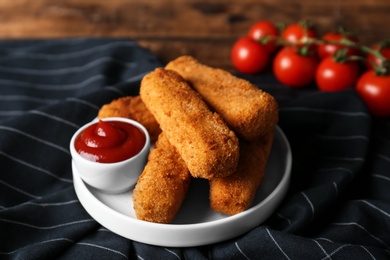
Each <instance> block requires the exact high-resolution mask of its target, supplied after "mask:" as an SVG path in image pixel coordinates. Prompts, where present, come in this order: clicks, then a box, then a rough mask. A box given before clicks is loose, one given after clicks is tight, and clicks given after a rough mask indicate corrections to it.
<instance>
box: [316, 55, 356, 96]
mask: <svg viewBox="0 0 390 260" xmlns="http://www.w3.org/2000/svg"><path fill="white" fill-rule="evenodd" d="M358 76H359V66H358V64H357V63H356V62H355V61H345V62H338V61H337V60H335V58H334V57H332V56H329V57H327V58H325V59H323V60H322V61H321V62H320V64H319V65H318V68H317V72H316V83H317V86H318V88H319V89H320V90H323V91H339V90H343V89H346V88H349V87H353V86H355V83H356V80H357V79H358Z"/></svg>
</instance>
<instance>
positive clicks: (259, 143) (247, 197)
mask: <svg viewBox="0 0 390 260" xmlns="http://www.w3.org/2000/svg"><path fill="white" fill-rule="evenodd" d="M273 138H274V131H271V132H269V133H268V134H266V135H264V136H263V137H262V138H260V139H258V140H256V141H252V142H248V141H240V149H241V150H240V151H241V156H240V161H239V163H238V167H237V171H236V172H235V173H234V174H232V175H230V176H229V177H226V178H215V179H212V180H210V181H209V183H210V207H211V208H212V209H213V210H215V211H218V212H221V213H224V214H227V215H234V214H237V213H240V212H242V211H244V210H246V209H248V208H249V207H250V206H251V204H252V202H253V199H254V198H255V196H256V192H257V190H258V188H259V186H260V184H261V183H262V181H263V178H264V175H265V172H266V166H267V162H268V157H269V154H270V151H271V147H272V142H273Z"/></svg>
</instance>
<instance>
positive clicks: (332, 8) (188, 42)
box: [0, 0, 390, 70]
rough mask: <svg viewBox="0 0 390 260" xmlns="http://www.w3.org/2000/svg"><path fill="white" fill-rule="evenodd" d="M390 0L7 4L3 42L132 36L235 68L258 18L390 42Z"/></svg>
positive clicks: (1, 13)
mask: <svg viewBox="0 0 390 260" xmlns="http://www.w3.org/2000/svg"><path fill="white" fill-rule="evenodd" d="M389 14H390V1H389V0H343V1H336V0H310V1H309V0H305V1H297V0H291V1H287V0H263V1H256V0H238V1H234V0H225V1H197V0H188V1H184V0H171V1H170V0H149V1H145V0H33V1H31V0H1V1H0V19H1V22H0V38H1V39H16V38H21V39H23V38H64V37H104V36H108V37H128V38H131V39H133V40H135V41H137V42H139V44H140V45H142V46H144V47H146V48H148V49H150V50H151V51H152V52H153V53H155V54H156V55H158V56H159V57H160V58H161V59H162V60H163V61H169V60H171V59H173V58H175V57H177V56H179V55H183V54H190V55H194V56H196V57H197V58H198V59H200V60H201V61H202V62H204V63H207V64H209V65H212V66H217V67H221V68H224V69H227V70H232V66H231V63H230V58H229V53H230V49H231V46H232V44H233V42H234V41H235V40H236V39H237V38H238V37H240V36H243V35H245V34H246V32H247V30H248V29H249V27H250V25H251V24H252V23H254V22H255V21H257V20H262V19H268V20H271V21H274V22H283V23H286V24H289V23H293V22H296V21H298V20H300V19H309V20H311V21H312V22H313V23H314V24H316V25H317V29H318V31H319V32H320V33H321V34H323V33H324V32H326V31H329V30H333V29H335V28H337V27H339V26H343V27H345V28H346V29H348V30H353V31H356V32H358V36H359V38H360V40H361V42H362V43H364V44H367V45H369V44H372V43H374V42H377V41H381V40H384V39H386V38H388V39H389V38H390V29H389V27H388V25H387V24H388V16H389Z"/></svg>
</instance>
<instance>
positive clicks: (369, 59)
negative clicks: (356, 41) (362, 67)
mask: <svg viewBox="0 0 390 260" xmlns="http://www.w3.org/2000/svg"><path fill="white" fill-rule="evenodd" d="M371 49H372V50H374V51H378V50H379V49H380V50H379V52H380V53H381V54H382V55H383V56H384V57H385V58H386V59H388V60H390V43H388V44H386V45H383V46H381V45H380V44H374V46H372V48H371ZM373 64H374V65H377V66H380V65H382V60H381V59H379V58H378V57H376V56H374V55H372V54H371V53H368V54H367V56H366V66H367V68H368V69H373V67H374V66H373Z"/></svg>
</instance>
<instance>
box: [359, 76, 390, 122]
mask: <svg viewBox="0 0 390 260" xmlns="http://www.w3.org/2000/svg"><path fill="white" fill-rule="evenodd" d="M356 91H357V92H358V94H359V95H360V97H361V98H362V99H363V101H364V102H365V103H366V105H367V107H368V109H369V111H370V112H371V114H372V115H374V116H377V117H388V116H390V75H385V76H380V75H375V72H374V70H369V71H366V72H365V73H364V74H363V75H362V76H361V77H360V78H359V80H358V82H357V84H356Z"/></svg>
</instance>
